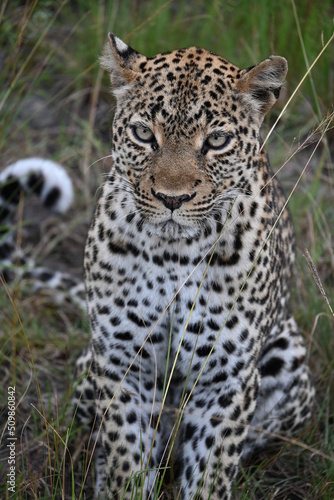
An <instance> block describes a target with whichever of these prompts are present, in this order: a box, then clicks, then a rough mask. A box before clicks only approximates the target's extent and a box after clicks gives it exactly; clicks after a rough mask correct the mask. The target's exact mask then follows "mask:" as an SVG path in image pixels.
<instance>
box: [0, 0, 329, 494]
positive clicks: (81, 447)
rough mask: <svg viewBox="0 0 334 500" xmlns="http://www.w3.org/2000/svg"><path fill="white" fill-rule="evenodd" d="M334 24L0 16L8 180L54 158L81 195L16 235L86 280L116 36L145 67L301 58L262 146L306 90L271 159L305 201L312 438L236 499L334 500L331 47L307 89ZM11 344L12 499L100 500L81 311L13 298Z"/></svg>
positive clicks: (74, 10) (200, 13)
mask: <svg viewBox="0 0 334 500" xmlns="http://www.w3.org/2000/svg"><path fill="white" fill-rule="evenodd" d="M333 16H334V7H333V3H332V1H331V0H322V2H321V5H320V4H319V2H318V1H316V0H281V1H280V2H272V1H270V0H257V1H252V0H251V1H248V0H206V1H204V0H193V1H192V2H185V1H180V0H179V1H173V0H171V1H167V2H163V1H162V0H155V1H153V0H147V1H145V0H134V1H128V0H122V1H121V0H110V1H107V0H73V1H66V0H64V1H61V0H27V1H24V0H22V1H19V0H10V1H9V0H4V1H3V2H2V4H1V6H0V151H1V166H0V169H2V168H4V167H6V166H7V165H9V164H10V163H12V162H14V161H16V160H18V159H21V158H25V157H31V156H40V157H45V158H50V159H53V160H55V161H57V162H59V163H61V164H62V165H64V166H66V168H67V170H68V172H69V175H70V176H71V178H72V180H73V182H74V185H75V192H76V199H75V204H74V205H73V207H72V209H71V210H70V212H69V213H68V214H67V215H66V216H65V217H64V218H62V219H60V218H56V217H55V216H49V215H48V217H47V218H45V216H46V214H44V213H43V211H41V209H40V207H39V206H38V204H37V205H34V203H32V205H31V204H30V202H29V204H28V203H25V206H24V226H23V230H22V224H21V219H22V217H19V221H18V227H21V230H20V231H19V233H18V234H19V237H20V238H21V237H22V239H23V241H24V240H25V238H26V237H28V241H29V243H27V245H28V248H29V249H30V250H31V252H32V254H33V256H34V258H35V259H36V261H37V262H38V263H43V265H48V266H49V267H53V268H56V269H59V268H60V269H64V270H66V271H68V272H71V273H73V274H76V275H77V276H81V272H82V271H81V267H82V256H83V247H84V241H85V234H86V231H87V228H88V225H89V220H90V216H91V213H92V209H93V206H94V200H95V196H96V190H97V188H98V186H99V185H100V184H101V182H102V180H103V173H104V172H107V171H108V170H109V169H110V159H109V157H108V155H109V151H110V148H111V123H112V111H113V107H114V102H113V99H112V97H111V95H110V90H109V82H108V77H107V76H106V75H105V74H104V73H103V71H102V70H101V69H100V68H99V65H98V55H99V54H100V53H101V49H102V47H103V45H104V43H105V40H106V35H107V33H108V31H111V30H113V31H114V32H115V33H116V34H117V35H118V36H120V37H121V38H122V39H124V41H126V42H127V43H129V44H130V45H132V46H133V47H134V48H136V50H138V51H140V52H143V53H145V54H146V55H153V54H155V53H158V52H163V51H167V50H170V49H173V48H176V47H184V46H190V45H198V46H203V47H205V48H207V49H209V50H212V51H214V52H217V53H219V54H221V55H222V56H224V57H225V58H227V59H229V60H231V61H232V62H234V63H235V64H237V65H238V66H240V67H247V66H251V65H253V64H255V63H257V62H259V61H260V60H262V59H264V58H266V57H268V56H269V55H271V54H280V55H283V56H285V57H286V58H287V59H288V61H289V68H290V69H289V74H288V81H287V84H286V88H285V92H284V93H283V96H282V98H281V102H280V106H281V109H279V106H278V107H277V108H276V110H274V111H273V112H272V113H271V115H270V116H269V117H268V119H267V120H266V123H265V124H264V129H263V136H264V137H266V134H267V132H268V131H269V130H270V129H271V127H272V125H273V124H274V123H275V121H276V118H277V117H278V114H279V112H280V111H281V110H282V107H283V106H284V104H285V103H286V102H287V101H288V99H289V98H290V97H291V96H292V95H293V94H294V92H295V91H296V93H295V95H294V97H293V98H292V100H291V101H290V102H289V105H288V107H287V109H286V110H285V112H284V114H283V116H282V117H281V118H280V120H279V121H278V123H277V124H276V125H275V127H274V129H273V131H272V133H271V134H270V137H269V138H268V141H267V143H268V144H267V150H269V152H270V157H271V161H272V165H273V167H274V169H275V171H277V170H280V172H279V178H280V180H281V182H282V184H283V186H284V189H285V190H286V192H287V193H290V192H291V191H292V190H293V194H292V197H291V200H290V204H289V206H290V210H291V212H292V215H293V219H294V225H295V228H296V232H297V249H296V250H297V264H296V274H295V283H294V286H293V289H294V293H293V302H294V303H293V309H294V311H295V315H296V317H297V320H298V323H299V325H300V328H301V329H302V331H303V332H304V333H305V337H306V340H307V345H308V348H309V355H310V364H311V367H312V371H313V374H314V379H315V383H316V387H317V401H316V405H315V408H314V414H313V419H312V421H311V422H310V424H309V426H308V428H306V429H305V431H304V432H303V433H302V434H301V435H300V436H298V437H297V438H296V439H295V440H291V441H282V444H281V447H280V448H279V449H278V450H277V451H275V452H271V453H269V454H267V455H263V456H261V457H258V459H257V460H256V462H255V463H252V464H249V465H248V466H247V467H246V466H245V468H244V469H242V470H241V471H240V474H239V478H238V483H237V485H236V488H235V497H236V498H245V499H246V498H247V499H262V498H263V499H268V498H275V499H319V498H321V499H328V500H330V499H331V500H332V499H333V498H334V406H333V405H334V403H333V401H334V392H333V387H334V380H333V373H334V370H333V368H334V317H333V311H332V309H331V308H333V307H334V305H333V304H334V250H333V235H334V175H333V174H334V172H333V161H332V158H333V154H334V133H333V97H334V83H333V82H334V79H333V75H334V57H333V43H330V44H329V45H328V47H327V48H326V50H324V52H323V53H322V55H321V57H320V58H319V60H318V61H317V62H316V64H315V66H314V67H313V69H312V71H311V73H309V74H308V76H306V78H305V80H304V83H303V84H302V85H301V86H299V82H300V81H301V80H302V79H303V77H304V76H305V74H306V73H307V71H308V69H309V67H310V65H311V64H312V63H313V61H314V60H315V59H316V58H317V57H318V55H319V54H320V53H321V51H322V50H323V48H324V46H325V45H326V44H327V42H328V41H330V39H331V37H333ZM288 160H289V161H288ZM21 208H22V207H21ZM0 339H1V341H0V380H1V387H0V405H1V413H0V485H1V486H0V497H1V498H15V499H16V498H19V499H28V498H29V499H30V498H43V499H49V498H55V499H56V498H79V496H80V495H82V498H84V497H85V498H91V495H92V490H91V479H87V480H86V479H85V477H84V476H85V471H86V470H87V468H89V467H90V465H89V459H90V452H89V451H86V448H85V446H86V444H84V443H86V437H87V436H84V435H83V432H82V431H80V429H77V428H76V426H75V425H74V424H73V425H72V422H71V414H72V409H71V408H70V397H71V394H72V392H73V389H74V387H75V383H76V380H75V376H74V364H75V359H76V357H77V356H78V355H79V353H80V352H81V349H82V348H84V346H85V345H86V344H87V342H88V339H89V333H88V326H87V321H86V319H85V318H84V317H83V314H82V312H81V311H80V310H78V309H77V308H76V307H75V305H73V304H71V303H63V304H61V305H57V304H55V301H54V300H53V299H52V297H51V296H50V295H49V294H47V293H45V292H44V293H42V292H41V293H31V292H29V289H28V288H27V286H26V285H25V284H24V283H16V284H14V286H11V288H10V290H8V289H7V288H6V287H5V286H2V285H1V288H0ZM8 386H15V387H16V396H17V405H18V406H17V412H16V413H17V415H16V416H17V422H16V425H17V450H16V451H17V460H16V469H17V472H16V480H17V489H16V493H15V494H10V492H8V489H7V486H6V481H7V473H8V464H7V459H8V448H7V447H6V419H7V388H8ZM73 470H75V471H77V470H79V473H78V472H75V473H74V472H73ZM92 474H93V467H92ZM84 484H85V486H84V488H85V489H84V491H83V490H82V486H83V485H84Z"/></svg>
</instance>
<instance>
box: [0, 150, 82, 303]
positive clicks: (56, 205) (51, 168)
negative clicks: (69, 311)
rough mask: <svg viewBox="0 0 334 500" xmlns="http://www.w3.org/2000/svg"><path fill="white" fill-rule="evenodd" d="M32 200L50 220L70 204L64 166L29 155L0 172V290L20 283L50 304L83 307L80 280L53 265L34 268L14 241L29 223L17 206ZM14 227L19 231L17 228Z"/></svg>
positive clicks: (28, 255) (24, 252) (67, 180)
mask: <svg viewBox="0 0 334 500" xmlns="http://www.w3.org/2000/svg"><path fill="white" fill-rule="evenodd" d="M32 196H37V197H38V198H39V202H40V204H41V206H42V207H45V209H47V210H48V211H49V212H51V213H53V214H54V215H55V216H59V217H60V216H62V215H63V214H65V213H66V212H67V211H68V210H69V208H70V207H71V205H72V203H73V198H74V194H73V183H72V180H71V178H70V176H69V175H68V173H67V171H66V169H65V167H63V166H62V165H60V164H59V163H56V162H55V161H52V160H49V159H45V158H39V157H32V158H23V159H20V160H17V161H16V162H14V163H11V164H10V165H8V166H6V167H5V168H4V169H3V170H2V172H0V278H1V282H2V285H3V286H8V285H9V286H11V285H15V284H17V283H18V282H23V281H24V282H25V283H26V284H27V285H29V286H30V288H32V290H33V293H40V292H44V293H45V292H46V293H47V294H48V297H49V298H50V300H51V301H52V302H54V303H56V304H59V305H60V304H63V303H64V302H67V301H70V302H71V303H72V304H73V305H75V307H77V308H78V309H79V311H80V312H84V311H85V309H86V301H85V292H84V284H83V280H82V279H81V278H79V277H76V276H74V275H72V274H71V273H69V272H65V271H61V270H58V269H57V268H56V266H54V268H50V267H48V266H45V265H38V264H37V263H36V261H35V259H34V258H32V256H31V255H30V253H29V251H28V249H27V248H23V247H22V244H21V243H20V240H22V233H23V232H24V233H27V234H26V237H27V239H29V221H27V220H24V221H23V223H22V217H21V216H19V215H18V212H20V210H19V207H20V205H21V206H23V205H24V203H25V202H28V201H29V198H30V197H32ZM19 227H20V230H19V231H17V229H18V228H19Z"/></svg>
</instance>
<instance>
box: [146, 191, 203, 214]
mask: <svg viewBox="0 0 334 500" xmlns="http://www.w3.org/2000/svg"><path fill="white" fill-rule="evenodd" d="M151 192H152V194H153V196H154V197H155V198H156V199H157V200H159V201H161V202H162V203H163V204H164V205H165V207H166V208H168V209H169V210H171V211H172V212H173V210H176V209H177V208H180V207H181V205H183V203H187V202H188V201H190V200H192V199H194V198H195V196H196V193H193V194H192V195H190V194H180V195H176V196H170V195H168V194H165V193H161V192H158V193H156V192H155V191H154V189H153V188H152V189H151Z"/></svg>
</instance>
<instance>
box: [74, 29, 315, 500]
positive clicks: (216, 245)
mask: <svg viewBox="0 0 334 500" xmlns="http://www.w3.org/2000/svg"><path fill="white" fill-rule="evenodd" d="M101 64H102V67H103V68H104V69H105V70H106V71H107V72H108V73H109V76H110V81H111V85H112V92H113V94H114V96H115V98H116V107H115V112H114V119H113V128H112V151H111V156H112V160H113V165H112V168H111V170H110V172H109V173H108V174H107V176H106V178H105V180H104V183H103V185H102V188H101V193H100V196H99V198H98V200H97V204H96V208H95V213H94V215H93V219H92V223H91V227H90V229H89V232H88V237H87V242H86V247H85V257H84V269H85V283H86V297H87V310H88V317H89V322H90V329H91V334H92V340H91V346H90V348H89V352H88V354H87V353H86V354H85V363H87V360H88V362H89V363H90V373H89V377H88V378H87V380H86V381H85V382H86V386H85V388H84V389H82V390H81V393H80V394H79V395H78V397H77V402H78V409H77V411H78V415H79V418H81V419H82V421H83V422H85V423H86V424H87V423H88V422H89V421H92V420H91V419H92V418H93V417H94V415H95V417H97V423H96V425H95V434H94V436H95V444H96V460H95V461H96V490H95V495H96V498H125V499H130V498H158V497H159V498H160V496H159V494H160V495H161V492H164V493H163V494H164V495H165V496H164V497H163V498H176V497H177V498H182V499H185V500H188V499H190V498H196V499H205V500H206V499H208V498H211V499H217V500H218V499H230V498H231V496H232V494H233V488H234V487H235V486H234V485H235V480H236V477H237V473H238V469H239V467H240V464H241V463H242V461H244V460H246V459H248V457H251V456H252V455H254V454H255V453H256V452H258V451H260V450H263V449H264V448H265V447H267V446H270V445H271V444H272V443H275V442H277V441H278V442H279V440H280V439H281V437H283V439H284V437H287V436H293V435H298V434H299V433H301V432H302V431H303V428H304V427H305V424H306V422H307V420H308V419H309V418H310V417H311V414H312V403H313V400H314V392H315V391H314V384H313V382H312V376H311V374H310V369H309V365H308V359H307V350H306V345H305V341H304V339H303V336H302V334H301V332H300V330H299V329H298V327H297V324H296V322H295V319H294V317H293V315H292V312H291V279H292V272H293V267H294V259H295V256H294V247H295V236H294V230H293V226H292V222H291V218H290V214H289V210H288V208H287V202H286V198H285V196H284V194H283V192H282V190H281V188H280V186H279V183H278V180H277V178H276V176H275V175H274V174H273V172H272V170H271V167H270V164H269V159H268V156H267V154H266V152H265V149H264V142H263V140H262V139H261V133H260V129H261V125H262V123H263V120H264V117H265V115H266V114H267V112H268V111H269V110H270V109H271V108H272V106H273V105H274V104H275V103H276V101H277V100H278V98H279V95H280V90H281V88H282V87H283V86H284V84H285V78H286V74H287V69H288V65H287V61H286V59H285V58H283V57H281V56H278V55H272V56H270V57H269V58H267V59H265V60H263V61H262V62H260V63H258V64H256V65H254V66H251V67H248V68H245V69H240V68H238V67H237V66H235V65H234V64H232V63H230V62H229V61H228V60H226V59H224V58H222V57H221V56H219V55H217V54H215V53H213V52H211V51H208V50H206V49H202V48H198V47H190V48H186V49H176V50H173V51H171V52H167V53H162V54H158V55H155V56H152V57H146V56H144V55H142V54H141V53H139V52H137V51H136V50H135V49H133V48H132V47H130V46H129V45H128V44H126V43H125V42H124V41H122V40H121V39H120V38H118V37H117V36H116V35H114V34H113V33H109V35H108V41H107V44H106V47H105V49H104V52H103V55H102V57H101ZM81 361H82V360H81ZM81 361H79V365H80V363H81ZM85 363H83V364H82V366H81V365H80V366H81V369H82V370H83V369H84V366H85ZM166 471H167V473H169V475H170V478H169V485H168V486H166V481H165V478H166V475H165V473H166ZM159 492H160V493H159Z"/></svg>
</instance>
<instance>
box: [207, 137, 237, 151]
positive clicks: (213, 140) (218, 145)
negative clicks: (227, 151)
mask: <svg viewBox="0 0 334 500" xmlns="http://www.w3.org/2000/svg"><path fill="white" fill-rule="evenodd" d="M230 140H231V137H230V136H228V135H225V134H218V133H216V134H211V135H209V136H208V137H207V139H206V141H205V145H206V147H207V148H210V149H223V148H224V147H225V146H227V144H228V143H229V142H230Z"/></svg>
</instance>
